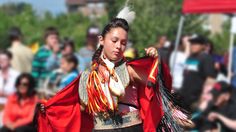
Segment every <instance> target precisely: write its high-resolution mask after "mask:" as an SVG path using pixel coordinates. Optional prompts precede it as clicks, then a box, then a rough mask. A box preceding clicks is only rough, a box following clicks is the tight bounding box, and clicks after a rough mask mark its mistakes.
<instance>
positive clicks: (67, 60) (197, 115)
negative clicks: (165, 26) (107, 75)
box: [0, 26, 236, 132]
mask: <svg viewBox="0 0 236 132" xmlns="http://www.w3.org/2000/svg"><path fill="white" fill-rule="evenodd" d="M99 34H100V31H99V28H98V27H96V26H91V27H90V28H88V30H87V35H86V42H85V45H84V47H82V48H80V49H79V50H78V51H77V50H76V43H75V42H74V41H73V40H72V39H70V37H69V36H68V37H65V38H63V39H62V38H61V36H60V34H59V31H58V30H57V29H56V28H55V27H48V28H46V29H45V32H44V35H43V39H44V44H43V45H42V46H41V47H40V48H39V49H38V50H37V52H35V53H33V51H32V49H30V48H29V47H27V46H26V45H24V42H23V34H22V32H21V30H20V28H18V27H12V28H11V29H9V32H8V37H9V41H10V42H11V45H9V48H8V49H2V50H1V51H0V111H1V115H0V121H1V123H0V124H1V127H2V128H1V130H0V131H30V132H32V131H35V129H34V127H33V125H32V122H33V118H34V114H35V108H36V107H35V106H36V104H37V102H38V100H39V98H40V99H49V98H51V97H52V96H54V95H55V94H56V93H57V92H58V91H59V90H61V89H63V88H64V87H66V86H67V85H68V84H69V83H71V82H72V81H73V80H74V79H75V78H76V77H77V76H78V75H79V74H80V73H81V72H82V71H84V70H86V69H88V68H89V67H90V65H91V60H92V56H93V54H94V52H95V50H96V48H97V44H98V35H99ZM153 46H155V47H156V48H157V49H158V51H159V56H160V57H161V60H162V61H163V62H165V63H167V64H168V66H169V68H170V71H171V74H172V77H173V91H172V93H173V95H174V96H175V97H176V98H177V99H178V101H179V102H180V103H179V105H181V107H183V108H184V109H186V110H187V111H189V115H190V117H191V119H192V120H193V122H194V123H195V126H194V127H192V128H188V130H189V131H215V130H221V131H236V125H234V124H236V114H235V112H234V110H235V108H236V93H235V90H236V89H235V88H236V61H235V60H236V49H235V50H234V54H233V66H232V70H231V71H227V66H228V53H227V52H225V54H221V55H220V54H217V53H216V52H215V50H214V44H213V43H212V42H211V41H210V40H209V39H207V38H206V37H205V36H201V35H196V34H195V35H184V36H182V37H181V40H180V42H179V45H178V47H177V51H176V52H174V44H173V43H172V42H171V41H169V40H168V37H167V36H164V35H163V36H158V37H157V42H156V43H155V44H153ZM124 56H125V57H126V59H127V60H131V59H135V58H137V57H139V55H138V51H137V49H135V48H133V45H132V43H131V42H129V43H128V45H127V49H126V51H125V53H124ZM227 75H230V76H227Z"/></svg>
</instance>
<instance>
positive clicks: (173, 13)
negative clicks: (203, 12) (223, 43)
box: [108, 0, 207, 50]
mask: <svg viewBox="0 0 236 132" xmlns="http://www.w3.org/2000/svg"><path fill="white" fill-rule="evenodd" d="M124 3H125V0H120V1H116V2H114V1H110V3H109V4H108V10H109V13H110V14H109V16H110V17H114V16H116V14H117V13H118V11H119V10H120V9H122V7H123V6H124ZM129 5H130V6H131V8H132V9H133V10H134V11H135V12H136V19H135V21H134V23H133V24H132V25H130V27H131V32H130V39H131V40H132V41H133V43H134V44H135V47H137V48H138V49H139V50H143V48H144V47H147V46H149V45H152V44H154V43H155V42H156V40H157V38H158V37H159V36H161V35H167V36H168V38H169V39H170V40H174V39H175V37H176V33H177V29H178V23H179V19H180V16H181V6H182V0H177V1H173V0H148V1H144V0H130V1H129ZM111 7H112V8H111ZM201 23H202V20H201V19H199V16H197V15H190V16H188V17H186V21H185V25H184V29H183V34H189V33H195V32H196V33H201V34H207V32H205V31H204V30H203V29H202V27H201Z"/></svg>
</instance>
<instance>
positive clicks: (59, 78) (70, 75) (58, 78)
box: [47, 54, 79, 94]
mask: <svg viewBox="0 0 236 132" xmlns="http://www.w3.org/2000/svg"><path fill="white" fill-rule="evenodd" d="M77 65H78V60H77V58H76V56H74V55H73V54H68V55H64V56H63V57H62V58H61V64H60V69H57V70H55V71H53V73H52V74H51V75H50V77H49V81H48V85H47V86H48V88H50V90H51V92H52V93H51V94H53V93H54V94H55V93H56V92H57V91H59V90H61V89H62V88H64V87H66V86H67V85H68V84H70V83H71V82H72V81H73V80H74V79H75V78H76V77H77V76H78V74H79V72H78V70H77Z"/></svg>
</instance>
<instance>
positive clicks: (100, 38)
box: [98, 35, 104, 45]
mask: <svg viewBox="0 0 236 132" xmlns="http://www.w3.org/2000/svg"><path fill="white" fill-rule="evenodd" d="M98 42H99V44H100V45H103V44H104V38H103V36H102V35H99V36H98Z"/></svg>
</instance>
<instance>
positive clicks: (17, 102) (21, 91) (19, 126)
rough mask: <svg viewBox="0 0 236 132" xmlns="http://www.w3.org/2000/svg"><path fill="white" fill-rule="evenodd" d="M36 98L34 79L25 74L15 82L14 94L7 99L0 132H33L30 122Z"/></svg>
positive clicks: (36, 101)
mask: <svg viewBox="0 0 236 132" xmlns="http://www.w3.org/2000/svg"><path fill="white" fill-rule="evenodd" d="M37 103H38V97H37V95H36V92H35V81H34V78H33V77H32V76H31V75H30V74H27V73H23V74H21V75H20V76H19V77H18V78H17V80H16V92H15V93H14V94H12V95H10V96H9V97H8V100H7V103H6V105H5V108H4V111H3V127H2V128H1V130H0V131H1V132H9V131H16V132H18V131H21V132H22V131H24V132H28V131H29V132H34V131H35V129H34V127H33V126H32V121H33V117H34V113H35V107H36V104H37Z"/></svg>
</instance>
